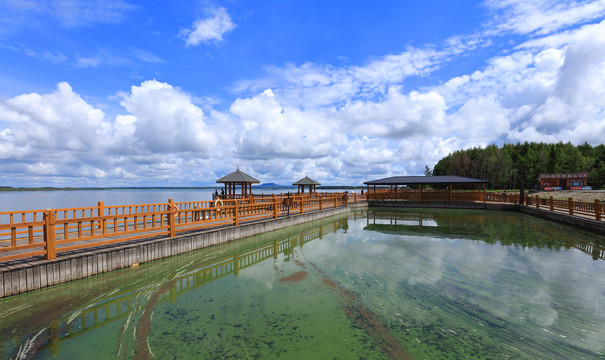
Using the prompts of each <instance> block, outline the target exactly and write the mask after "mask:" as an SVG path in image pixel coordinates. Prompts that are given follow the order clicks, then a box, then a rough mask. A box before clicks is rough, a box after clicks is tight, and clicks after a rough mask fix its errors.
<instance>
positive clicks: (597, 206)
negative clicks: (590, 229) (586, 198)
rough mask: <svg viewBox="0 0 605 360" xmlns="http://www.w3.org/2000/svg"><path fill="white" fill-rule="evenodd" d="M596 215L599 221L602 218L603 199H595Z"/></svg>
mask: <svg viewBox="0 0 605 360" xmlns="http://www.w3.org/2000/svg"><path fill="white" fill-rule="evenodd" d="M594 216H595V219H596V220H597V221H599V220H601V200H599V199H595V200H594Z"/></svg>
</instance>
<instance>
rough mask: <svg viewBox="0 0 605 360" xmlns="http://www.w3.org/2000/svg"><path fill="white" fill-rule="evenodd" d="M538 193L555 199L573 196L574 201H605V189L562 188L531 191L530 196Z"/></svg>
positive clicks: (565, 198) (542, 196) (543, 196)
mask: <svg viewBox="0 0 605 360" xmlns="http://www.w3.org/2000/svg"><path fill="white" fill-rule="evenodd" d="M536 195H538V196H539V197H541V198H547V199H548V198H550V197H551V196H552V197H553V199H555V200H567V199H568V198H573V199H574V201H581V202H594V201H595V200H596V199H599V200H601V202H604V201H605V190H562V191H538V192H535V193H531V194H530V196H536Z"/></svg>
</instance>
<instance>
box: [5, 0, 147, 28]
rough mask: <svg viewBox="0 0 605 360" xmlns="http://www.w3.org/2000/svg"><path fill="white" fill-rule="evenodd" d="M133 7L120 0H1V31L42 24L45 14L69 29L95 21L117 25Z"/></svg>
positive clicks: (89, 24)
mask: <svg viewBox="0 0 605 360" xmlns="http://www.w3.org/2000/svg"><path fill="white" fill-rule="evenodd" d="M135 9H136V7H135V6H133V5H131V4H129V3H127V2H125V1H123V0H50V1H36V0H9V1H2V2H0V33H2V32H5V33H12V32H15V31H16V30H17V29H23V28H36V27H40V26H43V21H44V19H43V18H42V17H41V16H48V17H49V18H50V19H52V21H58V22H59V23H60V24H61V25H62V26H64V27H68V28H72V27H81V26H91V25H94V24H98V23H105V24H116V23H120V22H122V21H123V20H124V18H125V16H126V14H127V13H129V12H131V11H134V10H135Z"/></svg>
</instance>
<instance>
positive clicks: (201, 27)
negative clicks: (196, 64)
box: [181, 7, 235, 46]
mask: <svg viewBox="0 0 605 360" xmlns="http://www.w3.org/2000/svg"><path fill="white" fill-rule="evenodd" d="M209 13H210V16H209V17H207V18H204V19H199V20H196V21H195V22H194V23H193V28H192V29H186V30H184V31H183V32H182V33H181V35H183V36H184V37H185V44H186V45H187V46H195V45H199V44H200V43H208V42H209V41H223V35H224V34H225V33H227V32H229V31H231V30H233V29H235V24H234V23H233V21H232V20H231V17H230V16H229V14H228V13H227V9H225V8H223V7H219V8H216V9H213V10H210V11H209Z"/></svg>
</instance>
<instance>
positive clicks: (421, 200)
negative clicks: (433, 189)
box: [420, 184, 422, 202]
mask: <svg viewBox="0 0 605 360" xmlns="http://www.w3.org/2000/svg"><path fill="white" fill-rule="evenodd" d="M420 202H422V184H420Z"/></svg>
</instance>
